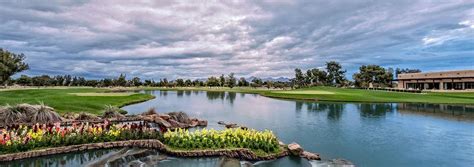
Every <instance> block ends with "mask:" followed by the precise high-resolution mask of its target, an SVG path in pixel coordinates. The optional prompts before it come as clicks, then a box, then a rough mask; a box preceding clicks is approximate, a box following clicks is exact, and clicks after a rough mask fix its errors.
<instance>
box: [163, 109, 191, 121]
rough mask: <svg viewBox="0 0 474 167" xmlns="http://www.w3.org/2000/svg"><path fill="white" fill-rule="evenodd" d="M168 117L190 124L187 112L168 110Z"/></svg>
mask: <svg viewBox="0 0 474 167" xmlns="http://www.w3.org/2000/svg"><path fill="white" fill-rule="evenodd" d="M168 115H169V116H170V119H174V120H176V121H178V122H180V123H185V124H190V123H191V119H189V117H188V114H186V113H184V112H182V111H180V112H170V113H168Z"/></svg>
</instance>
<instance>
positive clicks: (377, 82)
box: [292, 61, 421, 88]
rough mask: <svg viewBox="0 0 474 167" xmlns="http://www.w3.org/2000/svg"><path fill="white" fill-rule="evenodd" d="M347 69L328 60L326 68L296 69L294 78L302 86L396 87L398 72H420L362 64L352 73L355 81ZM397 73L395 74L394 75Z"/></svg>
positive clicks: (417, 70)
mask: <svg viewBox="0 0 474 167" xmlns="http://www.w3.org/2000/svg"><path fill="white" fill-rule="evenodd" d="M346 72H347V71H346V70H344V69H343V68H342V65H341V64H340V63H338V62H336V61H330V62H326V66H325V68H324V69H322V68H312V69H308V70H306V72H305V73H304V72H303V71H302V70H301V69H299V68H296V69H295V78H294V79H292V82H293V83H294V85H295V86H296V87H298V88H300V87H311V86H336V87H358V88H368V87H378V88H386V87H394V86H395V85H394V84H393V82H392V81H394V78H396V76H398V74H404V73H419V72H421V70H419V69H409V68H405V69H400V68H397V69H396V70H393V68H384V67H382V66H379V65H362V66H360V67H359V71H358V72H356V73H354V74H353V75H352V79H353V81H349V80H347V79H346V78H345V73H346ZM394 74H395V75H394Z"/></svg>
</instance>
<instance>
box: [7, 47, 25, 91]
mask: <svg viewBox="0 0 474 167" xmlns="http://www.w3.org/2000/svg"><path fill="white" fill-rule="evenodd" d="M24 61H25V55H24V54H23V53H20V54H15V53H12V52H9V51H7V50H3V49H1V48H0V84H3V85H6V84H8V81H9V80H10V77H11V76H13V75H15V74H16V73H19V72H22V71H25V70H28V69H29V68H30V67H29V66H28V64H27V63H25V62H24Z"/></svg>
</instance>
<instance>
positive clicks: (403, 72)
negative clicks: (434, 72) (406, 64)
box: [395, 68, 421, 78]
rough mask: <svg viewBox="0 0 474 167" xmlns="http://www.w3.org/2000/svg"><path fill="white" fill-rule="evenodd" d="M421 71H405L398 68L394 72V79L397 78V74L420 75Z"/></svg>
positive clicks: (407, 69)
mask: <svg viewBox="0 0 474 167" xmlns="http://www.w3.org/2000/svg"><path fill="white" fill-rule="evenodd" d="M420 72H421V70H420V69H416V68H414V69H409V68H405V69H400V68H397V69H396V70H395V77H397V78H398V74H409V73H420Z"/></svg>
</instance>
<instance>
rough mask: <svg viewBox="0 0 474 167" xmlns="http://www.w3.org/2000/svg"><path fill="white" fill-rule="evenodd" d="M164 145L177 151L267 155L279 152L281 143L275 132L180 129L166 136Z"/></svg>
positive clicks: (169, 132) (167, 133) (236, 129)
mask: <svg viewBox="0 0 474 167" xmlns="http://www.w3.org/2000/svg"><path fill="white" fill-rule="evenodd" d="M164 143H165V144H167V145H168V146H170V147H172V148H177V149H190V150H193V149H223V148H248V149H252V150H254V151H259V150H261V151H264V152H266V153H270V152H276V151H278V150H279V143H278V139H277V138H276V136H275V135H274V134H273V132H271V131H268V130H265V131H263V132H259V131H256V130H254V129H251V130H249V129H247V130H244V129H240V128H235V129H226V130H222V131H216V130H213V129H211V130H207V129H203V130H196V131H194V132H189V131H188V130H183V129H178V130H176V131H169V130H168V132H166V133H165V134H164Z"/></svg>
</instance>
